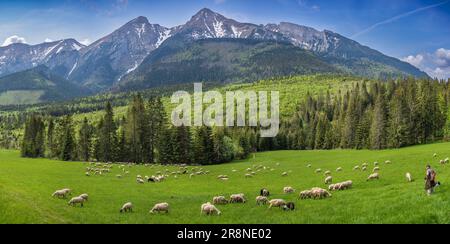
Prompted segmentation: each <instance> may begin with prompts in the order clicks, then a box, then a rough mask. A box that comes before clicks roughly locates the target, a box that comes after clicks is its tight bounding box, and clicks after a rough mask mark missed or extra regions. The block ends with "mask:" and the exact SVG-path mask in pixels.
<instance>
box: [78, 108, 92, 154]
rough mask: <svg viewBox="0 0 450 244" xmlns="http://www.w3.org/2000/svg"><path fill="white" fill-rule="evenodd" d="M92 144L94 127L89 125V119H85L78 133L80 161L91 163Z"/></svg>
mask: <svg viewBox="0 0 450 244" xmlns="http://www.w3.org/2000/svg"><path fill="white" fill-rule="evenodd" d="M91 143H92V127H91V125H90V124H89V121H88V119H87V118H86V117H85V118H84V120H83V123H82V124H81V128H80V130H79V132H78V151H79V158H80V160H83V161H85V162H87V161H89V159H90V156H91Z"/></svg>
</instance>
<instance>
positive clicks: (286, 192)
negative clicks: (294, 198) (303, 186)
mask: <svg viewBox="0 0 450 244" xmlns="http://www.w3.org/2000/svg"><path fill="white" fill-rule="evenodd" d="M283 192H284V193H285V194H291V193H294V192H295V189H294V188H292V187H290V186H286V187H285V188H283Z"/></svg>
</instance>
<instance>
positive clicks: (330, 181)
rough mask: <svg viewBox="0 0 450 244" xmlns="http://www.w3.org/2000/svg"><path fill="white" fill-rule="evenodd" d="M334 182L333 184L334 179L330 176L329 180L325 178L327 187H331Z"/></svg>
mask: <svg viewBox="0 0 450 244" xmlns="http://www.w3.org/2000/svg"><path fill="white" fill-rule="evenodd" d="M332 182H333V177H331V176H328V177H327V178H325V184H326V185H329V184H331V183H332Z"/></svg>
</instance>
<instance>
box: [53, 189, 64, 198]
mask: <svg viewBox="0 0 450 244" xmlns="http://www.w3.org/2000/svg"><path fill="white" fill-rule="evenodd" d="M52 197H58V198H66V197H67V191H65V190H58V191H55V192H54V193H53V194H52Z"/></svg>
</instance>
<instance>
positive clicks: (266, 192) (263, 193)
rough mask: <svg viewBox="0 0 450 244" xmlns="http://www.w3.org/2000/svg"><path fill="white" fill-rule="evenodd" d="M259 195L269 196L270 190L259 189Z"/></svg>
mask: <svg viewBox="0 0 450 244" xmlns="http://www.w3.org/2000/svg"><path fill="white" fill-rule="evenodd" d="M260 196H262V197H269V196H270V192H269V190H267V189H265V188H264V189H261V191H260Z"/></svg>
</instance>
